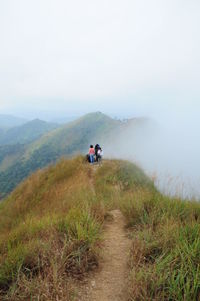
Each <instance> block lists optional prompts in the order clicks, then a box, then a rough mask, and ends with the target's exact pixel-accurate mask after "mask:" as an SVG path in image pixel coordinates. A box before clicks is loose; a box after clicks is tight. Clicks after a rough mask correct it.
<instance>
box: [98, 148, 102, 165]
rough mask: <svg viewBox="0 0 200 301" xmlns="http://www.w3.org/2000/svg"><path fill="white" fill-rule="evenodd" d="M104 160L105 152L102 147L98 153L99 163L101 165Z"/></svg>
mask: <svg viewBox="0 0 200 301" xmlns="http://www.w3.org/2000/svg"><path fill="white" fill-rule="evenodd" d="M102 158H103V150H102V148H101V147H100V149H98V151H97V162H99V163H101V162H102Z"/></svg>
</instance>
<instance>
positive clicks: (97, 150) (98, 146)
mask: <svg viewBox="0 0 200 301" xmlns="http://www.w3.org/2000/svg"><path fill="white" fill-rule="evenodd" d="M100 150H101V147H100V145H99V144H96V145H95V156H96V162H98V160H99V156H98V152H99V151H100Z"/></svg>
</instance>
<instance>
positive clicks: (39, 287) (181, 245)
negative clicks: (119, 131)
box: [0, 156, 200, 301]
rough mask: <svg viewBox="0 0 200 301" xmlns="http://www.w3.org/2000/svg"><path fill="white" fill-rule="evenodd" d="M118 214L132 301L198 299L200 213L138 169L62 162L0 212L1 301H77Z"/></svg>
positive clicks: (113, 164)
mask: <svg viewBox="0 0 200 301" xmlns="http://www.w3.org/2000/svg"><path fill="white" fill-rule="evenodd" d="M115 208H120V209H121V211H122V212H123V214H124V216H125V218H126V224H127V228H128V232H129V235H130V238H131V239H132V241H133V244H132V247H131V250H130V256H129V267H130V282H129V300H132V301H133V300H134V301H140V300H145V301H148V300H149V301H150V300H154V301H158V300H159V301H160V300H164V301H165V300H171V301H175V300H178V301H179V300H180V301H182V300H184V301H197V300H199V299H200V268H199V266H200V205H199V203H197V202H192V201H182V200H180V199H177V198H176V199H173V198H169V197H166V196H163V195H162V194H160V193H159V192H158V191H157V189H156V188H155V187H154V185H153V182H152V181H151V180H150V179H149V178H148V177H146V175H145V174H144V173H143V171H142V170H141V169H140V168H138V167H137V166H136V165H134V164H131V163H129V162H126V161H118V160H111V161H107V160H105V161H104V164H103V165H102V166H101V167H98V168H97V170H96V171H95V170H94V169H93V167H91V166H90V165H88V164H87V163H86V162H85V160H84V158H83V157H81V156H79V157H76V158H74V159H71V160H64V159H62V160H60V161H59V162H58V163H57V164H56V165H52V166H49V167H48V168H46V169H44V170H40V171H38V172H36V173H35V174H33V175H32V176H30V177H29V178H28V179H27V180H25V181H24V182H23V183H22V184H20V186H18V188H17V189H16V190H15V191H14V192H13V193H12V194H11V195H10V196H8V198H7V199H6V200H5V201H4V202H3V203H1V204H0V299H1V300H3V301H5V300H10V301H12V300H13V301H18V300H38V298H39V300H52V301H53V300H57V299H58V300H61V301H62V300H70V301H71V300H74V298H75V288H74V284H73V282H74V279H75V280H76V281H78V280H80V279H83V278H84V277H85V275H86V274H87V273H88V272H89V271H91V270H93V269H95V268H96V267H97V266H98V262H99V254H100V251H101V245H102V242H101V240H102V227H103V224H104V220H105V219H106V217H107V216H108V215H109V211H110V210H111V209H115Z"/></svg>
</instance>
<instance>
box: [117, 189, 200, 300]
mask: <svg viewBox="0 0 200 301" xmlns="http://www.w3.org/2000/svg"><path fill="white" fill-rule="evenodd" d="M121 207H122V211H123V212H124V214H125V216H126V218H127V225H128V227H129V228H130V229H131V235H132V239H133V245H132V249H131V255H130V268H131V280H130V300H136V301H137V300H138V301H139V300H145V301H146V300H171V301H172V300H179V301H182V300H185V301H195V300H196V301H197V300H200V273H199V272H200V204H198V203H196V202H189V201H182V200H179V199H173V198H169V197H165V196H163V195H161V194H160V193H158V192H156V191H155V190H154V191H152V192H150V191H149V192H147V193H146V194H144V191H143V192H137V193H136V194H135V193H134V192H133V193H132V194H130V193H129V194H126V196H124V200H123V204H121Z"/></svg>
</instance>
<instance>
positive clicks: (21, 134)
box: [0, 119, 58, 145]
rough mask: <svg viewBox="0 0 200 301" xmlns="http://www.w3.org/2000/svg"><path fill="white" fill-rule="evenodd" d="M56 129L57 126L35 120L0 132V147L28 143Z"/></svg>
mask: <svg viewBox="0 0 200 301" xmlns="http://www.w3.org/2000/svg"><path fill="white" fill-rule="evenodd" d="M56 127H58V125H57V124H54V123H48V122H46V121H42V120H39V119H35V120H32V121H29V122H27V123H25V124H23V125H21V126H17V127H13V128H10V129H8V130H4V131H3V130H2V131H0V145H6V144H7V145H11V144H18V143H20V144H25V143H29V142H32V141H34V140H35V139H37V138H39V137H40V136H41V135H43V134H45V133H46V132H48V131H50V130H52V129H55V128H56Z"/></svg>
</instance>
